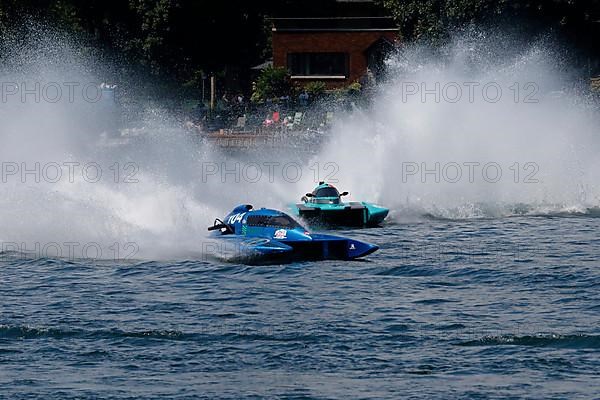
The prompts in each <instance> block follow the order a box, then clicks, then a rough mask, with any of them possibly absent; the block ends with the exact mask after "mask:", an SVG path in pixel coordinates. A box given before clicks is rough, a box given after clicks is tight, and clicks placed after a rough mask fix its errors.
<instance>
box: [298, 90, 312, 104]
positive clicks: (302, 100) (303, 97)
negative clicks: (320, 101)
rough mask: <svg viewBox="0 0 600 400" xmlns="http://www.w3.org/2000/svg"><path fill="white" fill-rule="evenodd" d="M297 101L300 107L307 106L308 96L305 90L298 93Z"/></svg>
mask: <svg viewBox="0 0 600 400" xmlns="http://www.w3.org/2000/svg"><path fill="white" fill-rule="evenodd" d="M298 100H299V101H300V105H301V106H302V107H306V106H308V100H309V96H308V93H307V92H306V89H304V90H303V91H302V93H300V95H299V96H298Z"/></svg>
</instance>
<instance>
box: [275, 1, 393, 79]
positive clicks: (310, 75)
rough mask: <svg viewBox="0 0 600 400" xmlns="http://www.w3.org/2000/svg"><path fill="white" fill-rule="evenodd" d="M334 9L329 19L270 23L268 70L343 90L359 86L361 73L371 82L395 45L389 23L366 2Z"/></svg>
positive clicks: (354, 2) (328, 16)
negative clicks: (272, 68)
mask: <svg viewBox="0 0 600 400" xmlns="http://www.w3.org/2000/svg"><path fill="white" fill-rule="evenodd" d="M336 3H338V7H337V8H335V9H332V10H330V11H329V12H330V15H325V16H324V15H319V16H309V17H287V18H286V17H283V18H274V19H273V28H272V30H273V37H272V45H273V65H274V66H275V67H285V68H287V69H288V70H289V72H290V75H291V77H292V80H293V81H295V82H296V83H299V84H305V83H307V82H311V81H323V82H325V83H326V84H327V86H328V87H329V88H335V87H340V86H346V85H349V84H350V83H353V82H364V79H365V77H366V76H367V69H368V70H370V71H371V72H372V74H373V76H374V77H375V78H376V77H377V75H378V74H379V72H380V71H381V66H382V63H383V60H384V57H385V53H386V52H388V51H389V50H391V49H392V48H393V46H394V45H395V44H396V43H397V41H398V29H397V27H396V25H395V23H394V21H393V19H392V18H390V17H387V16H382V15H378V12H380V10H377V9H375V8H374V7H375V6H373V5H372V4H371V3H372V2H371V1H348V0H337V1H336ZM357 5H360V6H361V7H357ZM365 6H366V7H365Z"/></svg>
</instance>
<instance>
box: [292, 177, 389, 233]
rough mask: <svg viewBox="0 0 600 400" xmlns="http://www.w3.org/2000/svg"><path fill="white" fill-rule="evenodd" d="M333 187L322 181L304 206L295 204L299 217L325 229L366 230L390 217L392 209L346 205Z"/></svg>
mask: <svg viewBox="0 0 600 400" xmlns="http://www.w3.org/2000/svg"><path fill="white" fill-rule="evenodd" d="M347 195H348V192H343V193H340V192H339V191H338V190H337V189H336V188H335V187H334V186H332V185H330V184H327V183H325V182H319V186H317V187H316V188H315V190H313V191H312V193H306V195H304V196H303V197H302V199H301V201H302V202H301V203H298V204H296V206H295V212H296V215H298V216H299V217H301V218H302V219H304V220H305V221H306V222H308V224H310V225H311V226H325V227H363V226H377V225H379V224H381V223H382V222H383V220H384V219H385V217H387V215H388V213H389V210H388V209H387V208H385V207H381V206H378V205H375V204H372V203H367V202H365V201H350V202H347V203H346V202H343V201H342V199H341V198H342V197H343V196H347Z"/></svg>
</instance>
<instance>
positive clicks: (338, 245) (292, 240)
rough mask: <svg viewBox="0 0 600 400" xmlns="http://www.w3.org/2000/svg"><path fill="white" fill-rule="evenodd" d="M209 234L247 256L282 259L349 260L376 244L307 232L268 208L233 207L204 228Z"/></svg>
mask: <svg viewBox="0 0 600 400" xmlns="http://www.w3.org/2000/svg"><path fill="white" fill-rule="evenodd" d="M208 230H209V231H211V232H212V237H213V238H217V239H219V240H223V241H227V244H228V245H227V247H228V248H230V249H231V248H232V247H235V248H236V250H237V251H239V254H240V255H242V256H244V257H245V256H248V257H259V258H275V259H277V260H279V259H286V260H288V259H289V260H324V259H339V260H352V259H355V258H359V257H364V256H366V255H368V254H371V253H373V252H374V251H376V250H377V249H378V248H379V247H378V246H376V245H374V244H370V243H365V242H361V241H358V240H354V239H349V238H345V237H341V236H334V235H325V234H319V233H311V232H309V231H308V230H307V229H306V228H304V227H303V226H302V225H300V224H299V223H298V222H296V220H294V219H293V218H292V217H290V216H289V215H287V214H285V213H283V212H281V211H277V210H272V209H267V208H261V209H258V210H254V209H253V208H252V206H251V205H249V204H244V205H240V206H238V207H236V208H235V209H233V211H231V212H230V213H229V214H228V215H227V216H226V217H225V218H224V219H223V220H220V219H216V220H215V222H214V224H213V226H211V227H209V228H208Z"/></svg>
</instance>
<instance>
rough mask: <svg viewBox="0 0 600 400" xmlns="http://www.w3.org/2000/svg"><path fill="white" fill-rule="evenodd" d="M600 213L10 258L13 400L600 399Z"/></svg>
mask: <svg viewBox="0 0 600 400" xmlns="http://www.w3.org/2000/svg"><path fill="white" fill-rule="evenodd" d="M599 224H600V219H598V218H592V217H590V216H561V217H548V216H544V217H531V216H529V217H513V218H502V219H480V220H465V221H456V220H455V221H440V220H424V221H421V222H418V223H410V224H393V225H392V224H390V225H387V226H386V227H384V228H381V229H368V230H362V231H344V232H341V233H343V234H347V235H350V236H354V237H357V238H362V239H364V240H369V241H372V242H375V243H378V244H380V245H381V250H380V251H379V252H376V253H374V254H373V255H371V256H370V257H368V259H367V260H365V261H359V262H337V261H327V262H307V263H296V264H288V265H270V266H245V265H238V264H227V263H219V262H216V261H204V260H199V261H194V260H188V261H181V260H178V261H173V262H139V263H135V262H129V263H114V262H94V263H91V262H70V261H61V260H52V259H29V258H23V257H19V256H17V255H8V254H4V255H3V257H2V262H1V264H0V265H1V268H0V281H1V282H2V284H1V286H0V393H1V394H0V397H5V398H25V397H30V396H35V397H40V398H60V399H64V398H88V397H98V396H100V397H109V398H132V397H138V398H155V397H156V398H191V397H196V396H198V397H207V398H262V397H277V398H399V397H415V398H417V397H428V398H465V397H471V398H507V397H514V398H517V397H519V398H520V397H528V398H569V399H573V398H593V397H597V396H598V395H599V393H600V378H598V377H599V376H600V357H599V350H600V331H599V330H598V326H599V322H600V294H599V290H598V288H599V287H600V271H599V270H598V259H597V256H598V254H600V239H599V237H598V234H597V231H598V227H599Z"/></svg>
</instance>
